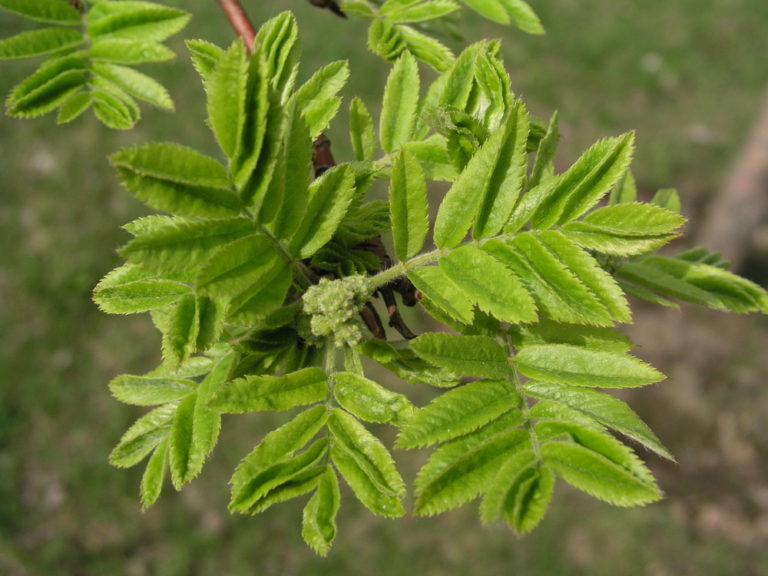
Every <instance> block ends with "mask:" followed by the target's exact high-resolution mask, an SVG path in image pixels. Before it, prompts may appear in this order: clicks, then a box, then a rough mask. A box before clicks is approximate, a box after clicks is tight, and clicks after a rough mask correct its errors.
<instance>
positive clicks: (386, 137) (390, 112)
mask: <svg viewBox="0 0 768 576" xmlns="http://www.w3.org/2000/svg"><path fill="white" fill-rule="evenodd" d="M419 90H420V84H419V69H418V65H417V64H416V60H415V59H414V58H413V56H411V54H410V53H409V52H405V53H403V55H402V56H400V58H398V60H397V62H395V65H394V66H393V67H392V71H391V72H390V74H389V77H388V78H387V84H386V86H385V87H384V100H383V101H382V106H381V119H380V120H379V140H380V142H381V148H382V149H383V150H384V152H387V153H390V152H393V151H395V150H396V149H398V148H400V146H402V145H403V144H404V143H406V142H408V141H409V140H410V139H411V138H412V136H413V130H414V126H415V122H416V111H417V109H418V105H419Z"/></svg>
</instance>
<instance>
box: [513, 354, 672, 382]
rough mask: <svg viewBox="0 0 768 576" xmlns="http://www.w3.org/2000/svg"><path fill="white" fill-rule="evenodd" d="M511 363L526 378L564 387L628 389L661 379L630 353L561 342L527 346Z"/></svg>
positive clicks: (657, 373) (662, 376) (655, 372)
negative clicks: (617, 352)
mask: <svg viewBox="0 0 768 576" xmlns="http://www.w3.org/2000/svg"><path fill="white" fill-rule="evenodd" d="M515 362H516V364H517V366H518V368H519V369H520V372H522V373H523V374H525V375H526V376H528V377H529V378H536V379H538V380H543V381H545V382H551V383H552V384H565V385H566V386H588V387H597V388H628V387H636V386H645V385H647V384H653V383H655V382H659V381H661V380H663V379H664V375H663V374H661V373H660V372H658V371H657V370H656V369H654V368H653V367H651V366H649V365H648V364H646V363H644V362H642V361H641V360H638V359H637V358H634V357H632V356H629V355H626V354H615V353H612V352H601V351H598V350H589V349H586V348H582V347H579V346H569V345H565V344H542V345H538V346H527V347H525V348H523V349H522V350H520V352H519V353H518V354H517V357H516V358H515Z"/></svg>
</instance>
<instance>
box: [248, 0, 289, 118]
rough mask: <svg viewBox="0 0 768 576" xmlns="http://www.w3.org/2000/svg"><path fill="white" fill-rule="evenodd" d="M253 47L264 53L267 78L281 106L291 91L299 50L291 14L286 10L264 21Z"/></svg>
mask: <svg viewBox="0 0 768 576" xmlns="http://www.w3.org/2000/svg"><path fill="white" fill-rule="evenodd" d="M254 45H255V46H256V45H258V46H261V49H262V50H263V51H264V55H265V58H264V59H265V61H266V63H267V68H268V77H269V78H271V82H272V87H273V89H274V90H275V92H276V93H277V95H278V101H279V102H280V103H284V102H285V101H286V100H287V99H288V94H289V93H290V91H291V89H292V88H293V82H294V80H295V77H296V67H297V65H298V64H297V61H298V58H299V52H300V51H301V49H300V46H299V32H298V29H297V27H296V19H295V18H294V16H293V14H292V13H291V12H289V11H285V12H283V13H282V14H279V15H277V16H275V17H274V18H271V19H269V20H267V21H266V22H265V23H264V24H262V26H261V27H260V28H259V31H258V32H257V33H256V41H255V42H254Z"/></svg>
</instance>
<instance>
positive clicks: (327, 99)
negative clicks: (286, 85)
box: [295, 60, 349, 137]
mask: <svg viewBox="0 0 768 576" xmlns="http://www.w3.org/2000/svg"><path fill="white" fill-rule="evenodd" d="M348 78H349V63H348V62H347V61H346V60H338V61H336V62H332V63H330V64H328V65H327V66H324V67H323V68H321V69H320V70H318V71H317V72H315V73H314V74H313V75H312V77H311V78H310V79H309V80H307V81H306V82H305V83H304V84H303V85H302V86H301V87H300V88H299V89H298V90H296V95H295V98H296V103H297V105H298V106H299V107H300V108H301V109H302V110H303V115H304V121H305V122H306V123H307V127H308V128H309V133H310V134H311V135H312V137H316V136H317V135H318V134H320V132H322V131H323V130H325V129H326V128H327V127H328V124H329V123H330V121H331V119H332V118H333V117H334V116H335V115H336V112H337V110H338V108H339V105H340V104H341V98H339V97H338V96H337V95H336V94H337V93H338V92H339V90H341V89H342V88H344V86H345V85H346V83H347V79H348Z"/></svg>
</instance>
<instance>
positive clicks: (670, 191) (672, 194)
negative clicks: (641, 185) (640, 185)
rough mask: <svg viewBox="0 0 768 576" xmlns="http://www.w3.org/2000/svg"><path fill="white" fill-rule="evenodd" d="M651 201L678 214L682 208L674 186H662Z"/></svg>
mask: <svg viewBox="0 0 768 576" xmlns="http://www.w3.org/2000/svg"><path fill="white" fill-rule="evenodd" d="M651 203H652V204H655V205H656V206H661V207H662V208H664V209H665V210H669V211H670V212H675V213H677V214H679V213H680V210H681V209H682V206H681V202H680V195H679V194H678V193H677V190H675V189H674V188H662V189H661V190H659V191H658V192H656V194H654V195H653V198H651Z"/></svg>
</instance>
